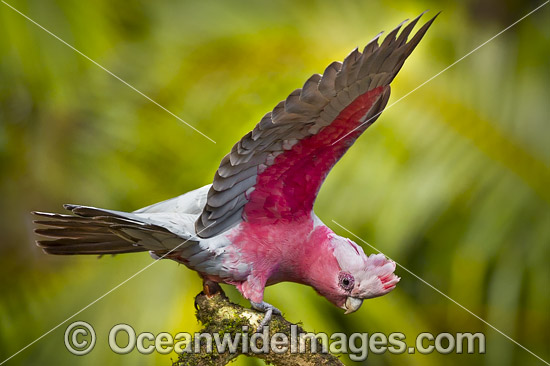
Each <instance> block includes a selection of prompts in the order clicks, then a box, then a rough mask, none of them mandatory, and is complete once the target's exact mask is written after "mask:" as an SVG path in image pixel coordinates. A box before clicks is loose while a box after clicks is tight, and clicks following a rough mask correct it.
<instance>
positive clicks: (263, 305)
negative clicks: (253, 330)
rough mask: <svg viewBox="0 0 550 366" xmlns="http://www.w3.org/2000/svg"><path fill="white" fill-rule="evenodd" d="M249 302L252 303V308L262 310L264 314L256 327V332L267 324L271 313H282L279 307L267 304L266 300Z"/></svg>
mask: <svg viewBox="0 0 550 366" xmlns="http://www.w3.org/2000/svg"><path fill="white" fill-rule="evenodd" d="M250 304H251V305H252V308H254V309H256V310H258V311H261V312H264V313H265V316H264V318H263V319H262V321H261V322H260V325H259V327H258V332H259V331H261V330H262V329H263V327H265V326H266V325H268V324H269V323H270V322H271V318H272V317H273V314H275V315H283V314H282V313H281V311H280V310H279V309H277V308H276V307H275V306H273V305H271V304H268V303H267V302H264V301H262V302H253V301H251V302H250Z"/></svg>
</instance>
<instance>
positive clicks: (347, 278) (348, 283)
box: [338, 272, 355, 291]
mask: <svg viewBox="0 0 550 366" xmlns="http://www.w3.org/2000/svg"><path fill="white" fill-rule="evenodd" d="M338 283H339V285H340V287H341V288H342V289H344V290H346V291H351V290H352V289H353V286H354V285H355V278H353V276H352V275H351V274H349V273H347V272H340V274H339V275H338Z"/></svg>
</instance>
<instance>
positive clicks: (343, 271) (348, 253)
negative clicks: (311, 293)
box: [315, 234, 400, 314]
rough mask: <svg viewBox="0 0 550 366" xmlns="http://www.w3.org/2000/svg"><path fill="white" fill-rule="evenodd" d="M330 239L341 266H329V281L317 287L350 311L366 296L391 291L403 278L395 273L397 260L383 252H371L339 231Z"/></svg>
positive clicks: (338, 304)
mask: <svg viewBox="0 0 550 366" xmlns="http://www.w3.org/2000/svg"><path fill="white" fill-rule="evenodd" d="M329 240H330V241H329V245H330V246H331V247H332V249H333V255H334V258H335V259H336V262H337V263H338V268H334V269H332V270H331V269H329V268H327V271H326V273H325V275H324V279H325V281H324V282H323V283H322V284H319V283H318V284H316V286H315V288H316V289H317V291H318V292H319V293H320V294H321V295H323V296H325V297H326V298H327V299H328V300H329V301H331V302H332V303H333V304H335V305H336V306H339V307H341V308H343V309H344V310H346V314H349V313H352V312H354V311H356V310H358V309H359V307H361V304H362V303H363V300H364V299H370V298H373V297H378V296H382V295H385V294H387V293H388V292H390V291H391V290H393V289H394V288H395V286H396V284H397V282H399V280H400V278H399V277H397V276H396V275H395V274H394V273H393V272H394V270H395V262H394V261H392V260H390V259H387V258H386V257H385V256H384V255H383V254H372V255H370V256H367V255H366V254H365V252H364V251H363V248H361V247H360V246H359V245H357V244H356V243H354V242H353V241H351V240H349V239H347V238H343V237H341V236H338V235H335V234H332V235H329Z"/></svg>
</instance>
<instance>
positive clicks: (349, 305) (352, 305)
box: [342, 296, 363, 314]
mask: <svg viewBox="0 0 550 366" xmlns="http://www.w3.org/2000/svg"><path fill="white" fill-rule="evenodd" d="M362 304H363V299H358V298H356V297H351V296H350V297H348V298H347V299H346V302H345V303H344V305H342V309H344V310H345V311H346V312H345V313H344V314H350V313H353V312H354V311H357V310H359V308H360V307H361V305H362Z"/></svg>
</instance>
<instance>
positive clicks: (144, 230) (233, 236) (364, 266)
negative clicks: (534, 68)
mask: <svg viewBox="0 0 550 366" xmlns="http://www.w3.org/2000/svg"><path fill="white" fill-rule="evenodd" d="M436 16H437V15H436ZM419 18H420V16H419V17H417V18H416V19H414V20H413V21H411V22H410V23H409V24H408V25H407V26H406V27H405V28H404V29H403V31H402V32H401V33H400V34H399V35H398V33H399V30H400V28H401V26H402V24H403V23H402V24H401V25H399V26H398V27H397V28H396V29H394V30H393V31H392V32H390V33H389V34H388V36H387V37H386V38H385V39H384V40H383V41H382V42H381V44H379V43H378V38H379V37H378V36H377V37H376V38H375V39H374V40H372V41H371V42H370V43H368V44H367V46H366V47H365V49H364V50H363V52H360V51H358V50H357V49H355V50H354V51H353V52H351V53H350V54H349V56H347V57H346V58H345V59H344V61H343V63H341V62H333V63H332V64H330V65H329V66H328V67H327V68H326V70H325V72H324V74H323V75H319V74H315V75H313V76H311V77H310V78H309V79H308V80H307V81H306V82H305V84H304V86H303V88H302V89H296V90H295V91H293V92H292V93H291V94H290V95H289V96H288V98H287V99H286V100H284V101H282V102H280V103H279V104H278V105H277V106H276V107H275V109H273V111H271V112H269V113H267V114H266V115H265V116H264V117H263V118H262V120H261V121H260V122H259V123H258V124H257V125H256V127H255V128H254V129H253V130H252V131H251V132H249V133H248V134H247V135H245V136H244V137H243V138H242V139H241V140H240V141H239V142H238V143H237V144H235V145H234V146H233V148H232V149H231V152H230V153H229V154H227V155H226V156H225V157H224V158H223V159H222V161H221V164H220V166H219V168H218V170H217V172H216V174H215V176H214V181H213V183H212V184H211V185H207V186H205V187H202V188H199V189H196V190H194V191H191V192H188V193H185V194H183V195H181V196H179V197H176V198H172V199H169V200H167V201H164V202H160V203H157V204H154V205H151V206H148V207H145V208H142V209H139V210H137V211H134V212H131V213H128V212H121V211H112V210H106V209H101V208H94V207H87V206H80V205H65V208H66V209H68V210H70V211H72V213H73V214H74V215H61V214H53V213H42V212H36V213H35V214H36V215H38V216H40V217H41V218H40V219H39V220H37V221H36V223H37V224H39V225H43V226H46V227H43V228H39V229H37V230H36V233H37V234H39V235H42V236H46V237H50V238H53V240H45V241H39V242H38V245H39V246H40V247H42V248H43V249H44V251H45V252H46V253H49V254H96V255H98V254H100V255H101V254H119V253H131V252H143V251H148V252H149V253H150V254H151V256H152V257H153V258H155V259H159V258H169V259H172V260H175V261H177V262H179V263H183V264H184V265H186V266H187V267H189V268H190V269H192V270H195V271H197V272H198V273H199V275H200V276H201V277H202V279H203V281H204V282H205V283H209V282H215V283H225V284H231V285H234V286H236V287H237V289H238V290H239V291H240V293H241V294H242V295H243V296H244V297H245V298H247V299H248V300H250V302H251V304H252V307H254V308H255V309H258V310H261V311H264V312H265V313H266V314H265V317H264V320H263V322H262V323H264V324H265V323H266V322H268V321H269V319H270V318H271V315H272V314H273V313H280V312H279V311H278V310H277V309H276V308H274V307H273V306H272V305H270V304H268V303H266V302H264V301H263V296H264V290H265V287H266V286H269V285H272V284H275V283H278V282H282V281H292V282H297V283H301V284H305V285H309V286H312V287H313V288H314V289H315V290H316V291H317V292H318V293H319V294H321V295H322V296H324V297H326V298H327V299H328V300H329V301H330V302H332V303H333V304H334V305H336V306H339V307H341V308H343V309H345V310H346V314H347V313H351V312H354V311H356V310H357V309H359V307H360V306H361V304H362V302H363V300H364V299H369V298H373V297H377V296H382V295H385V294H387V293H388V292H390V291H391V290H393V289H394V288H395V286H396V284H397V282H399V277H397V276H396V275H395V274H394V270H395V263H394V262H393V261H391V260H389V259H386V257H385V256H383V255H382V254H373V255H370V256H367V255H365V253H364V251H363V249H362V248H361V247H360V246H359V245H357V244H356V243H354V242H353V241H351V240H350V239H347V238H344V237H341V236H339V235H336V234H335V233H334V232H333V231H332V230H331V229H330V228H328V227H327V226H326V225H325V224H323V222H321V220H320V219H319V218H318V217H317V216H316V215H315V213H314V212H313V204H314V202H315V198H316V196H317V193H318V192H319V189H320V187H321V184H322V183H323V181H324V180H325V178H326V176H327V174H328V173H329V171H330V170H331V168H332V167H333V166H334V164H336V162H337V161H338V160H339V159H340V158H341V157H342V156H343V155H344V153H345V152H346V151H347V150H348V149H349V148H350V146H351V145H352V144H353V143H354V142H355V140H356V139H357V138H358V137H359V136H360V135H361V133H363V132H364V131H365V130H366V129H367V128H368V127H369V126H370V125H371V124H372V123H373V122H374V121H375V120H376V118H377V117H378V116H379V114H380V113H381V112H382V110H383V109H384V107H385V106H386V103H387V101H388V98H389V96H390V83H391V81H392V80H393V78H394V77H395V76H396V74H397V72H398V71H399V70H400V69H401V67H402V66H403V63H404V62H405V60H406V59H407V57H408V56H409V55H410V54H411V52H412V51H413V50H414V48H415V47H416V46H417V45H418V43H419V42H420V40H421V39H422V37H423V36H424V34H425V33H426V31H427V30H428V28H429V27H430V25H431V24H432V22H433V21H434V19H435V17H434V18H432V19H431V20H430V21H428V22H427V23H426V24H424V25H423V26H422V27H421V28H420V30H418V31H417V32H416V34H414V36H412V37H411V39H410V40H409V41H408V42H407V40H408V38H409V35H410V33H411V31H412V29H413V27H414V26H415V25H416V23H417V22H418V19H419ZM205 288H207V286H205Z"/></svg>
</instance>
